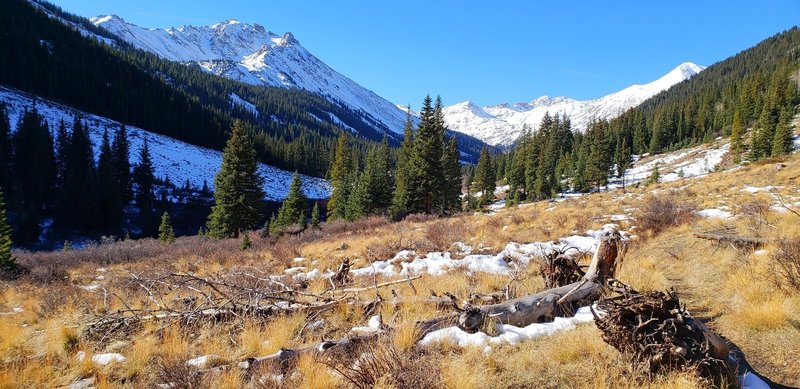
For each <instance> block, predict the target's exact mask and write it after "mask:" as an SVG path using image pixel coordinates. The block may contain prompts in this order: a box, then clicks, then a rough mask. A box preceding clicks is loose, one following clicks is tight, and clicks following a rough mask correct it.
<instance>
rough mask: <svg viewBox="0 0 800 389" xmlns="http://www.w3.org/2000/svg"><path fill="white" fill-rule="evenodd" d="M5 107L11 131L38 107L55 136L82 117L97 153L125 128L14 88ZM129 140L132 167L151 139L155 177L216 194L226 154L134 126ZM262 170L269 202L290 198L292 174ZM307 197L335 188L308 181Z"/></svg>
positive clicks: (0, 98) (5, 93)
mask: <svg viewBox="0 0 800 389" xmlns="http://www.w3.org/2000/svg"><path fill="white" fill-rule="evenodd" d="M0 104H5V106H6V113H7V115H8V119H9V123H11V128H12V131H15V130H16V127H17V125H18V123H19V120H20V119H21V118H22V115H23V114H24V113H25V111H26V110H29V109H31V108H32V107H34V106H35V107H36V110H37V111H38V112H39V114H40V115H42V117H43V118H44V119H45V120H47V123H48V124H49V126H50V130H51V132H53V136H54V137H55V131H56V129H57V128H58V124H59V122H60V121H62V120H63V121H64V122H65V123H66V124H67V127H68V128H69V127H71V126H72V123H73V121H74V118H75V116H79V117H81V119H82V120H83V122H84V123H86V124H87V125H88V128H89V130H90V134H89V135H90V137H91V139H92V144H93V147H94V151H95V153H96V154H97V153H99V151H100V144H101V143H102V139H103V132H104V131H106V130H108V132H109V134H110V135H113V133H114V131H116V130H117V129H118V128H119V126H120V125H121V124H120V123H119V122H117V121H114V120H111V119H107V118H104V117H101V116H97V115H92V114H89V113H85V112H81V111H77V110H75V109H72V108H69V107H67V106H64V105H61V104H58V103H54V102H51V101H48V100H43V99H40V98H38V97H34V96H31V95H29V94H26V93H23V92H19V91H16V90H13V89H8V88H4V87H0ZM126 128H127V130H128V140H129V141H130V145H131V164H136V163H139V150H141V148H142V146H143V144H144V139H145V138H147V142H148V145H149V147H150V154H151V158H152V160H153V168H154V170H155V171H154V173H155V175H156V177H161V178H163V177H169V179H170V181H172V182H173V183H176V184H178V185H182V184H183V183H184V182H186V181H187V180H188V181H189V182H190V183H191V185H192V186H193V187H195V188H201V187H202V186H203V183H204V182H206V183H207V184H208V186H209V188H211V189H212V190H213V189H214V176H215V175H216V174H217V171H219V168H220V166H222V153H221V152H219V151H216V150H211V149H207V148H204V147H199V146H194V145H191V144H188V143H186V142H182V141H179V140H176V139H173V138H170V137H168V136H165V135H160V134H156V133H152V132H149V131H146V130H143V129H141V128H138V127H134V126H126ZM258 171H259V173H261V176H262V177H264V191H265V192H266V199H267V200H275V201H280V200H283V199H285V198H286V196H287V195H288V194H289V184H290V182H291V180H292V175H293V173H292V172H289V171H286V170H282V169H278V168H276V167H272V166H269V165H265V164H263V163H259V165H258ZM302 178H303V192H305V194H306V196H308V197H309V198H312V199H324V198H328V197H330V195H331V191H332V187H331V185H330V183H328V182H327V181H325V180H323V179H321V178H316V177H309V176H303V177H302Z"/></svg>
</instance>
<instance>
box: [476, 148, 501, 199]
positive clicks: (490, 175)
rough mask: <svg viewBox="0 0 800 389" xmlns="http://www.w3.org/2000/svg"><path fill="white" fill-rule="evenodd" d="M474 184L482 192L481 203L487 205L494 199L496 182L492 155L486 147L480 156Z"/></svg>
mask: <svg viewBox="0 0 800 389" xmlns="http://www.w3.org/2000/svg"><path fill="white" fill-rule="evenodd" d="M473 186H474V187H475V190H476V191H479V192H481V197H480V200H479V201H480V205H486V204H488V203H489V202H491V201H492V200H493V199H494V190H495V186H496V182H495V177H494V169H493V168H492V161H491V157H490V156H489V150H488V149H487V148H486V147H484V148H483V149H482V150H481V155H480V157H479V158H478V165H477V166H476V167H475V178H474V181H473Z"/></svg>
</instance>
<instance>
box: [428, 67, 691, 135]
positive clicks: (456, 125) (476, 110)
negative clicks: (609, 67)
mask: <svg viewBox="0 0 800 389" xmlns="http://www.w3.org/2000/svg"><path fill="white" fill-rule="evenodd" d="M703 69H705V67H703V66H700V65H696V64H693V63H691V62H686V63H682V64H680V65H679V66H678V67H676V68H675V69H673V70H672V71H670V72H669V73H667V74H665V75H664V76H663V77H661V78H659V79H658V80H655V81H653V82H651V83H648V84H644V85H631V86H629V87H627V88H625V89H623V90H621V91H618V92H615V93H612V94H609V95H607V96H603V97H600V98H597V99H593V100H575V99H571V98H568V97H548V96H542V97H539V98H537V99H535V100H533V101H531V102H530V103H516V104H508V103H502V104H497V105H491V106H487V107H479V106H477V105H475V104H474V103H472V102H470V101H466V102H463V103H458V104H455V105H451V106H448V107H445V108H444V118H445V123H447V126H448V128H450V129H451V130H454V131H458V132H462V133H464V134H468V135H472V136H474V137H476V138H478V139H480V140H482V141H484V142H486V143H488V144H490V145H495V146H498V145H499V146H510V145H511V144H513V143H514V141H516V140H517V138H519V136H520V135H521V134H522V130H523V128H525V127H527V128H529V129H531V130H536V129H537V128H538V127H539V124H540V123H541V121H542V117H544V115H545V113H548V112H549V113H550V115H551V116H552V115H561V114H566V115H567V116H569V118H570V120H571V121H572V128H573V129H576V130H578V131H584V130H586V128H587V127H588V125H589V123H590V122H591V121H592V120H593V119H611V118H614V117H616V116H619V115H620V114H622V113H623V112H625V111H626V110H628V109H630V108H633V107H635V106H637V105H639V104H641V103H642V102H643V101H645V100H647V99H648V98H650V97H652V96H654V95H656V94H657V93H659V92H661V91H663V90H666V89H669V88H670V87H671V86H673V85H675V84H677V83H679V82H681V81H684V80H687V79H689V78H690V77H692V76H694V75H695V74H697V73H699V72H701V71H702V70H703Z"/></svg>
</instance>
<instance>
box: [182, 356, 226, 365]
mask: <svg viewBox="0 0 800 389" xmlns="http://www.w3.org/2000/svg"><path fill="white" fill-rule="evenodd" d="M215 359H219V355H216V354H209V355H203V356H200V357H197V358H192V359H190V360H188V361H186V365H187V366H194V367H199V368H203V367H206V366H207V365H208V364H209V363H211V361H213V360H215Z"/></svg>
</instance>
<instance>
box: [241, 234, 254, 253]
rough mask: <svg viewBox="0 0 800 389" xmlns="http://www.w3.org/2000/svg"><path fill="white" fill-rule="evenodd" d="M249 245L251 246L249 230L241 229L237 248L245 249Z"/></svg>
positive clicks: (248, 247)
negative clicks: (239, 243)
mask: <svg viewBox="0 0 800 389" xmlns="http://www.w3.org/2000/svg"><path fill="white" fill-rule="evenodd" d="M251 247H253V241H251V240H250V232H248V231H242V243H241V245H239V248H241V249H242V251H245V250H248V249H250V248H251Z"/></svg>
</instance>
